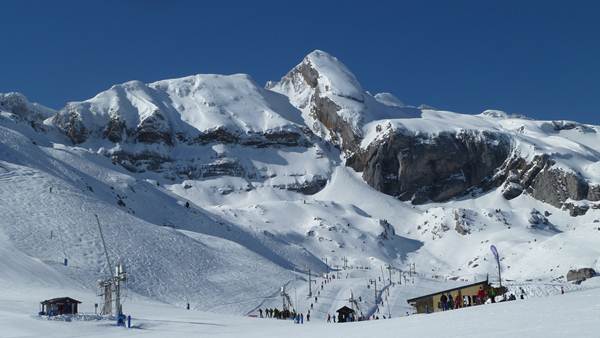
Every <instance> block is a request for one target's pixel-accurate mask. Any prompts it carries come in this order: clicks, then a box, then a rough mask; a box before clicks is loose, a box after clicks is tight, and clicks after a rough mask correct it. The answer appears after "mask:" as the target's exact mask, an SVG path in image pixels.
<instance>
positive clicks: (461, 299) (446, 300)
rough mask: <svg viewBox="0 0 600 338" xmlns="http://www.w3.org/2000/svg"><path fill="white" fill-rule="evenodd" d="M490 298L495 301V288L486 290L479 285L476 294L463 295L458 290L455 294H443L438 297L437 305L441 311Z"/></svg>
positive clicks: (475, 303)
mask: <svg viewBox="0 0 600 338" xmlns="http://www.w3.org/2000/svg"><path fill="white" fill-rule="evenodd" d="M488 299H490V300H491V302H492V303H494V302H495V301H496V290H495V289H494V288H490V289H488V291H487V292H486V290H484V289H483V287H479V291H477V294H476V295H463V294H462V292H461V291H460V290H459V291H458V293H457V294H456V296H454V297H453V296H452V294H451V293H447V294H443V295H442V296H441V297H440V301H439V302H438V304H437V306H438V309H441V310H442V311H447V310H454V309H460V308H462V307H468V306H474V305H481V304H485V302H486V301H487V300H488Z"/></svg>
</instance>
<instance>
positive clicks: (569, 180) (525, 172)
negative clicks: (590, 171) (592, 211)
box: [497, 154, 600, 216]
mask: <svg viewBox="0 0 600 338" xmlns="http://www.w3.org/2000/svg"><path fill="white" fill-rule="evenodd" d="M555 164H556V162H555V161H554V160H552V158H551V156H550V155H548V154H543V155H538V156H535V157H534V158H533V160H532V161H530V162H528V161H526V160H525V159H523V158H521V157H518V156H513V157H512V158H511V159H510V160H509V161H507V162H505V164H504V166H503V167H502V168H501V173H502V174H500V175H497V179H498V178H501V179H504V180H505V183H504V187H503V195H504V197H505V198H506V199H512V198H515V197H517V196H519V195H520V193H521V192H522V191H526V192H527V193H528V194H530V195H531V196H532V197H534V198H535V199H537V200H540V201H542V202H546V203H549V204H551V205H553V206H555V207H557V208H565V209H568V210H569V211H570V213H571V216H579V215H583V214H585V213H586V212H587V210H588V209H589V206H588V205H586V204H585V203H584V204H581V203H574V202H573V201H599V200H600V194H599V191H600V186H598V185H594V184H589V183H588V182H587V181H586V180H585V179H584V178H583V177H581V175H579V174H578V173H576V172H573V171H570V170H566V169H564V168H561V167H558V166H556V165H555Z"/></svg>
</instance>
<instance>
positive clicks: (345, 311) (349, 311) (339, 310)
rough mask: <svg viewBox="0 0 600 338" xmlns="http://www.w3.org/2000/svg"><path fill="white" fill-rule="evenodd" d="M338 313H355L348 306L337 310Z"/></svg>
mask: <svg viewBox="0 0 600 338" xmlns="http://www.w3.org/2000/svg"><path fill="white" fill-rule="evenodd" d="M336 312H339V313H354V310H352V309H351V308H349V307H347V306H346V305H344V306H342V307H341V308H339V309H337V311H336Z"/></svg>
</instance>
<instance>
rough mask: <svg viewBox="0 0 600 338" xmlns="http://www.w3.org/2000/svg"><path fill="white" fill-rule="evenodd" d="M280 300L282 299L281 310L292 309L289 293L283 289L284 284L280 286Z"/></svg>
mask: <svg viewBox="0 0 600 338" xmlns="http://www.w3.org/2000/svg"><path fill="white" fill-rule="evenodd" d="M280 295H281V300H282V303H283V304H282V310H283V311H286V310H288V311H289V310H290V309H293V308H294V306H293V304H292V300H291V299H290V295H289V294H288V293H287V292H286V291H285V285H284V286H282V287H281V292H280Z"/></svg>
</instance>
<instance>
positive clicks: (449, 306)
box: [448, 294, 454, 310]
mask: <svg viewBox="0 0 600 338" xmlns="http://www.w3.org/2000/svg"><path fill="white" fill-rule="evenodd" d="M448 309H450V310H454V300H453V299H452V294H448Z"/></svg>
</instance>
